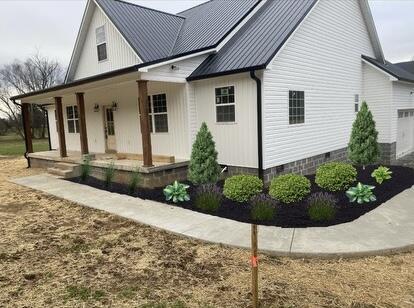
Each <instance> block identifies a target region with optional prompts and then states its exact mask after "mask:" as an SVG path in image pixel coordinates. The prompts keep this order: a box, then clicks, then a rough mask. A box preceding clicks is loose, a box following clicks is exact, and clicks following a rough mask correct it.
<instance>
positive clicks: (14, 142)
mask: <svg viewBox="0 0 414 308" xmlns="http://www.w3.org/2000/svg"><path fill="white" fill-rule="evenodd" d="M33 150H34V151H35V152H40V151H47V150H49V141H48V140H47V139H33ZM25 151H26V148H25V144H24V140H23V139H21V138H20V137H19V136H18V135H7V136H0V155H6V156H20V155H23V154H24V152H25Z"/></svg>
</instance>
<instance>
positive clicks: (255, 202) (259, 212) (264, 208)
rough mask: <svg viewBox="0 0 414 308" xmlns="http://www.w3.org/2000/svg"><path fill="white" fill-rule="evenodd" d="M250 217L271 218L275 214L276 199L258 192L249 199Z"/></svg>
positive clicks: (258, 218)
mask: <svg viewBox="0 0 414 308" xmlns="http://www.w3.org/2000/svg"><path fill="white" fill-rule="evenodd" d="M250 204H251V205H252V209H251V212H250V215H251V218H252V219H253V220H257V221H269V220H273V218H274V217H275V214H276V207H277V201H276V200H274V199H272V198H271V197H270V196H268V195H266V194H259V195H257V196H254V197H253V198H252V199H251V200H250Z"/></svg>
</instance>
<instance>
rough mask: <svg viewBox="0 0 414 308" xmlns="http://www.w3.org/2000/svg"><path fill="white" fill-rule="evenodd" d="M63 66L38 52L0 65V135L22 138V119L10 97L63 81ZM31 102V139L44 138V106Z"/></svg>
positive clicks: (17, 107) (18, 108)
mask: <svg viewBox="0 0 414 308" xmlns="http://www.w3.org/2000/svg"><path fill="white" fill-rule="evenodd" d="M63 80H64V69H63V67H62V65H61V64H60V63H59V62H57V61H55V60H51V59H49V58H47V57H44V56H42V55H40V54H39V53H37V54H35V55H32V56H30V57H28V58H27V59H25V60H23V61H22V60H14V61H13V62H12V63H9V64H5V65H3V66H1V67H0V135H4V134H8V133H16V134H17V135H19V136H20V137H21V138H23V137H24V134H23V126H22V120H21V107H20V106H19V105H17V104H14V103H13V102H12V101H11V100H10V97H12V96H15V95H20V94H25V93H29V92H33V91H39V90H43V89H46V88H50V87H52V86H56V85H59V84H61V83H63ZM38 103H39V105H31V113H30V114H31V127H32V132H31V133H32V137H33V138H46V137H47V118H46V114H45V109H44V108H42V107H41V106H40V104H42V103H43V102H38Z"/></svg>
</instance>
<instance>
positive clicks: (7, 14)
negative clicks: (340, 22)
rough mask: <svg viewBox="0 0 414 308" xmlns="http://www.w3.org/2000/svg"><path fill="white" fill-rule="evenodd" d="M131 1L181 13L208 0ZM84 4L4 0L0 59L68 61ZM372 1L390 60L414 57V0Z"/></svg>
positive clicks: (72, 0) (57, 0)
mask: <svg viewBox="0 0 414 308" xmlns="http://www.w3.org/2000/svg"><path fill="white" fill-rule="evenodd" d="M240 1H243V0H240ZM331 1H347V0H331ZM131 2H135V3H138V4H141V5H144V6H147V7H152V8H155V9H159V10H163V11H167V12H170V13H177V12H180V11H182V10H185V9H187V8H189V7H191V6H194V5H197V4H200V3H202V2H204V1H203V0H135V1H131ZM85 4H86V0H0V12H1V18H0V37H1V38H2V44H1V45H0V65H1V64H4V63H8V62H10V61H12V60H13V59H16V58H18V59H24V58H25V57H27V56H29V55H31V54H33V53H35V52H36V51H39V52H40V53H41V54H43V55H46V56H48V57H51V58H54V59H56V60H58V61H60V62H61V63H62V64H63V65H65V66H66V65H67V64H68V62H69V60H70V56H71V53H72V49H73V45H74V44H75V39H76V35H77V32H78V28H79V25H80V22H81V19H82V14H83V11H84V8H85ZM370 5H371V9H372V11H373V15H374V19H375V23H376V26H377V29H378V33H379V36H380V40H381V43H382V46H383V49H384V52H385V56H386V58H387V59H388V60H390V61H391V62H398V61H408V60H411V59H412V58H413V57H414V18H413V12H414V0H370Z"/></svg>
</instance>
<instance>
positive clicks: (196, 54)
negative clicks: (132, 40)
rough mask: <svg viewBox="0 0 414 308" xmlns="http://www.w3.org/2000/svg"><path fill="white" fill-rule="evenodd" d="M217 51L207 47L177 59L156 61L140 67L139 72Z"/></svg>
mask: <svg viewBox="0 0 414 308" xmlns="http://www.w3.org/2000/svg"><path fill="white" fill-rule="evenodd" d="M215 51H216V50H215V49H214V48H212V49H207V50H204V51H200V52H196V53H192V54H190V55H186V56H183V57H178V58H175V59H171V60H166V61H163V62H159V63H156V64H152V65H148V66H144V67H141V68H140V69H138V72H142V73H146V72H148V71H149V70H150V69H153V68H157V67H160V66H163V65H168V64H172V63H176V62H179V61H183V60H187V59H190V58H194V57H198V56H202V55H205V54H210V53H214V52H215Z"/></svg>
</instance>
